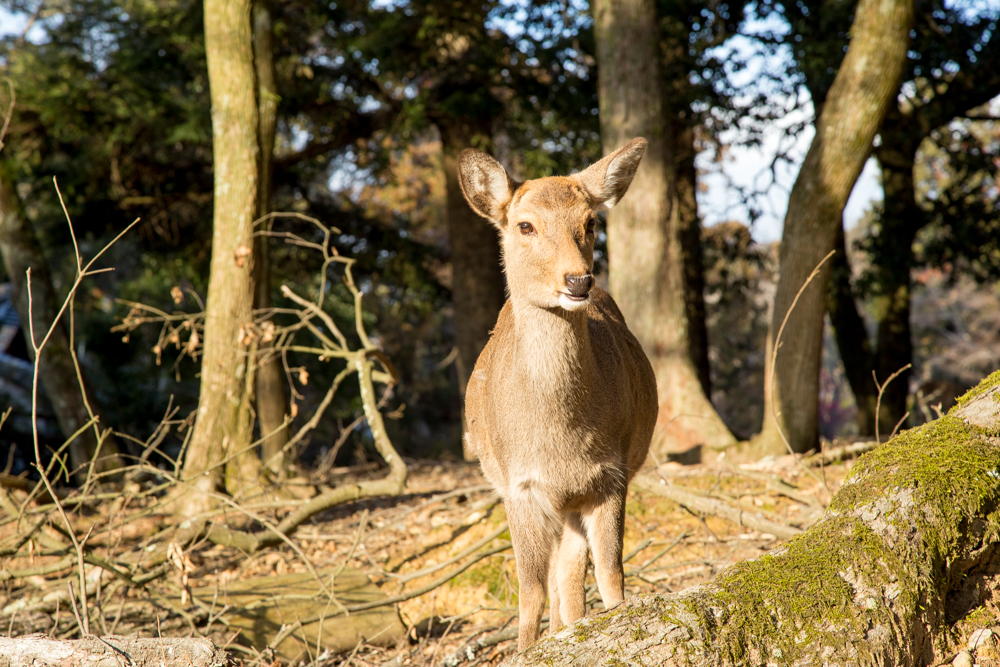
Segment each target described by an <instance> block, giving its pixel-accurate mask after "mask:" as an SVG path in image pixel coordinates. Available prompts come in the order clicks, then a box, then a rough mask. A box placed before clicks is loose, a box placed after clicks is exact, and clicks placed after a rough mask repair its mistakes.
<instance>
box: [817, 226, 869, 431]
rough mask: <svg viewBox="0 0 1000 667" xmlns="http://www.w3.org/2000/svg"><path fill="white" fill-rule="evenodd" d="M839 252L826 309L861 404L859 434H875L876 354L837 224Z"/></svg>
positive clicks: (850, 380)
mask: <svg viewBox="0 0 1000 667" xmlns="http://www.w3.org/2000/svg"><path fill="white" fill-rule="evenodd" d="M835 246H836V250H837V254H836V255H834V256H833V257H831V258H830V262H831V264H832V266H831V267H830V290H829V294H828V296H827V311H828V312H829V313H830V324H831V325H832V326H833V334H834V337H835V338H836V340H837V349H838V350H839V351H840V359H841V361H843V362H844V374H845V375H846V376H847V382H848V384H850V385H851V392H852V393H853V394H854V401H855V403H856V404H857V406H858V435H860V436H864V437H869V436H874V435H875V408H876V404H877V400H878V389H877V388H876V387H875V381H874V380H873V379H872V370H874V368H875V355H874V354H873V353H872V345H871V341H869V340H868V330H867V328H866V327H865V321H864V319H862V317H861V314H860V313H859V312H858V306H857V302H856V301H855V300H854V288H853V287H852V286H851V262H850V258H849V257H848V256H847V243H846V241H845V239H844V227H843V225H841V226H840V227H838V228H837V240H836V242H835Z"/></svg>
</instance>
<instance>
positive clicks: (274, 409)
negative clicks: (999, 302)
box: [253, 0, 288, 478]
mask: <svg viewBox="0 0 1000 667" xmlns="http://www.w3.org/2000/svg"><path fill="white" fill-rule="evenodd" d="M253 11H254V15H253V40H254V68H255V71H256V74H257V112H258V115H259V123H260V131H259V134H260V182H259V184H258V196H257V199H258V205H257V217H258V218H261V217H263V216H265V215H267V214H268V213H270V212H271V208H272V196H273V195H272V192H273V188H274V162H273V157H274V137H275V132H276V128H277V122H278V100H279V97H278V92H277V85H276V84H275V80H274V44H273V42H274V30H273V26H272V19H271V8H270V6H269V5H268V2H267V0H257V1H256V2H254V7H253ZM269 228H270V225H262V226H258V227H257V231H258V232H261V231H264V230H266V229H269ZM268 246H269V239H268V237H266V236H257V237H256V238H255V243H254V257H255V263H254V271H255V275H254V286H255V294H254V308H256V309H257V310H266V309H268V308H270V307H271V258H270V254H269V251H268ZM271 348H272V345H271V342H270V341H263V340H262V341H261V342H260V348H259V360H260V361H259V363H258V366H257V382H256V392H255V396H256V405H257V423H258V426H259V429H260V436H261V438H264V441H263V443H262V444H261V458H262V459H263V461H264V466H265V467H266V468H267V470H268V471H269V472H270V473H271V474H272V475H275V476H276V477H279V478H280V477H287V476H288V467H287V464H286V458H287V456H286V453H285V451H284V447H285V443H287V442H288V427H287V426H286V425H285V416H286V414H287V410H286V406H287V404H286V402H285V377H284V372H283V369H282V367H281V358H280V357H278V356H277V355H275V354H271V353H269V352H270V350H271Z"/></svg>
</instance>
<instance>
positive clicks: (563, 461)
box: [458, 138, 658, 651]
mask: <svg viewBox="0 0 1000 667" xmlns="http://www.w3.org/2000/svg"><path fill="white" fill-rule="evenodd" d="M645 151H646V140H645V139H642V138H637V139H633V140H632V141H631V142H629V143H628V144H626V145H625V146H623V147H622V148H620V149H619V150H617V151H615V152H614V153H611V154H610V155H608V156H606V157H604V158H603V159H601V160H600V161H598V162H596V163H594V164H593V165H591V166H590V167H588V168H587V169H585V170H584V171H581V172H579V173H577V174H574V175H571V176H550V177H545V178H539V179H535V180H528V181H525V182H523V183H517V182H515V181H514V180H513V179H512V178H511V177H510V176H509V175H508V174H507V171H506V170H505V169H504V168H503V166H502V165H501V164H500V163H499V162H497V161H496V160H494V159H493V158H492V157H490V156H489V155H487V154H486V153H483V152H480V151H477V150H474V149H466V150H464V151H462V153H461V154H460V155H459V159H458V179H459V184H460V186H461V189H462V192H463V194H464V195H465V199H466V201H467V202H468V203H469V206H471V207H472V209H473V210H474V211H475V212H476V213H477V214H479V215H480V216H482V217H484V218H486V219H487V220H489V221H490V222H491V223H492V224H493V225H494V226H495V227H496V228H497V230H498V231H499V234H500V239H501V248H502V260H501V261H502V264H503V267H504V273H505V275H506V278H507V291H508V299H507V301H506V303H505V304H504V306H503V308H502V310H501V311H500V314H499V316H498V318H497V322H496V326H495V328H494V329H493V331H492V333H491V335H490V339H489V342H488V343H487V345H486V347H485V348H484V349H483V351H482V353H481V354H480V356H479V358H478V360H477V362H476V365H475V368H474V369H473V372H472V375H471V377H470V378H469V381H468V384H467V385H466V395H465V417H466V429H465V438H466V444H467V446H468V448H469V450H470V451H471V452H472V453H473V454H475V455H476V456H477V457H478V458H479V461H480V465H481V466H482V470H483V473H484V474H485V476H486V478H487V479H488V480H489V482H490V483H491V484H492V485H493V487H494V488H495V489H496V491H497V492H498V493H499V494H500V496H501V497H502V498H503V500H504V506H505V508H506V512H507V518H508V522H509V526H510V535H511V542H512V543H513V547H514V559H515V562H516V567H517V578H518V586H519V614H520V625H519V629H518V640H517V645H518V650H519V651H524V650H525V649H527V648H528V647H529V646H531V644H533V643H534V642H535V641H537V640H538V637H539V634H540V626H541V622H542V618H543V613H544V611H545V601H546V595H548V596H549V599H550V612H549V626H550V632H553V631H555V630H557V629H558V628H560V627H561V626H562V625H563V624H569V623H572V622H574V621H576V620H577V619H579V618H581V617H583V615H584V613H585V611H586V609H585V596H586V594H585V590H584V578H585V576H586V569H587V561H588V548H589V552H590V553H591V554H592V558H593V563H594V573H595V575H596V578H597V586H598V590H599V591H600V594H601V599H602V600H603V602H604V607H605V609H611V608H613V607H615V606H617V605H619V604H621V603H622V601H623V600H624V598H625V589H624V569H623V565H622V542H623V539H624V532H625V494H626V490H627V488H628V483H629V481H630V480H631V479H632V477H633V476H634V475H635V474H636V472H637V471H638V470H639V468H640V467H641V466H642V465H643V463H644V461H645V459H646V454H647V452H648V450H649V444H650V440H651V438H652V434H653V427H654V425H655V423H656V415H657V410H658V401H657V394H656V379H655V377H654V375H653V368H652V366H651V365H650V363H649V359H648V358H647V357H646V354H645V353H644V352H643V349H642V346H641V345H640V344H639V341H638V340H636V338H635V336H634V335H632V333H631V332H630V331H629V329H628V326H627V325H626V323H625V318H624V316H623V315H622V313H621V311H620V310H619V309H618V306H617V305H616V304H615V302H614V300H613V299H612V298H611V295H610V294H608V293H607V292H606V291H604V290H602V289H600V288H598V287H595V286H594V275H593V274H594V241H595V238H596V236H595V234H596V225H597V216H596V214H597V213H598V212H599V211H600V210H605V209H610V208H611V207H612V206H614V205H615V204H616V203H617V202H619V201H620V200H621V198H622V197H623V196H624V195H625V192H626V191H627V190H628V187H629V185H630V184H631V182H632V178H633V176H634V175H635V172H636V169H637V168H638V167H639V162H640V161H641V160H642V156H643V154H644V153H645ZM619 261H623V260H619ZM624 261H627V259H625V260H624Z"/></svg>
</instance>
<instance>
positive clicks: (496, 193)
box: [458, 138, 646, 311]
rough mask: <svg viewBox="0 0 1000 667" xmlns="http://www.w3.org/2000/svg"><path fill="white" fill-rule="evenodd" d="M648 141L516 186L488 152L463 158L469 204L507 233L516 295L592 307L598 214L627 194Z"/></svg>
mask: <svg viewBox="0 0 1000 667" xmlns="http://www.w3.org/2000/svg"><path fill="white" fill-rule="evenodd" d="M645 152H646V140H645V139H641V138H640V139H633V140H632V141H630V142H629V143H628V144H626V145H625V146H623V147H622V148H620V149H618V150H617V151H615V152H614V153H612V154H611V155H608V156H607V157H605V158H603V159H602V160H600V161H599V162H596V163H595V164H593V165H591V166H590V167H588V168H587V169H585V170H584V171H582V172H580V173H578V174H574V175H572V176H550V177H548V178H539V179H536V180H533V181H526V182H524V183H516V182H515V181H513V180H512V179H511V178H510V176H508V175H507V171H506V170H505V169H504V168H503V166H501V165H500V163H499V162H497V161H496V160H494V159H493V158H492V157H490V156H489V155H487V154H486V153H482V152H480V151H477V150H473V149H467V150H465V151H462V154H461V155H459V158H458V182H459V183H460V184H461V186H462V192H463V193H464V194H465V199H466V201H468V202H469V206H471V207H472V209H473V210H474V211H475V212H476V213H478V214H479V215H481V216H483V217H484V218H486V219H488V220H489V221H490V222H492V223H493V224H494V225H496V227H497V228H498V229H499V230H500V233H501V236H502V240H501V246H502V248H503V262H504V271H505V272H506V274H507V285H508V287H509V289H510V294H511V298H512V299H514V300H515V301H526V302H528V303H530V304H532V305H535V306H538V307H541V308H563V309H565V310H569V311H573V310H580V309H582V308H586V306H587V304H588V302H589V301H590V290H591V288H592V287H593V285H594V276H593V269H594V239H595V238H596V235H595V233H596V229H595V228H596V225H597V217H596V214H597V212H598V211H599V210H601V209H609V208H611V207H612V206H614V205H615V204H616V203H618V201H620V200H621V198H622V197H623V196H624V195H625V192H626V191H627V190H628V186H629V184H631V182H632V177H633V176H634V175H635V170H636V169H637V168H638V167H639V161H640V160H641V159H642V156H643V154H644V153H645Z"/></svg>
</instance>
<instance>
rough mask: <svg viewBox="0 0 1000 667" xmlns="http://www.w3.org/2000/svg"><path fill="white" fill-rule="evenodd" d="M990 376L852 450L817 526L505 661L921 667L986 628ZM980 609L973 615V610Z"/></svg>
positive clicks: (995, 540)
mask: <svg viewBox="0 0 1000 667" xmlns="http://www.w3.org/2000/svg"><path fill="white" fill-rule="evenodd" d="M998 598H1000V371H998V372H996V373H994V374H993V375H991V376H990V377H988V378H987V379H986V380H984V381H983V382H982V383H981V384H980V385H979V386H978V387H977V388H975V389H973V390H972V391H970V392H969V393H968V394H966V396H964V397H963V398H962V399H960V401H959V404H958V405H957V406H956V407H955V408H954V409H953V410H952V411H951V412H950V413H949V414H948V415H946V416H944V417H942V418H940V419H938V420H936V421H934V422H930V423H928V424H925V425H923V426H921V427H918V428H914V429H911V430H909V431H904V432H903V433H900V434H899V435H897V436H896V437H895V438H893V439H892V440H890V441H889V442H888V443H886V444H884V445H882V446H881V447H879V448H878V449H876V450H874V451H872V452H870V453H868V454H865V455H864V456H862V457H861V458H860V459H859V460H858V462H857V463H856V464H855V465H854V467H853V468H852V470H851V474H850V476H849V477H848V479H847V480H846V481H845V482H844V484H843V486H842V487H841V489H840V490H839V491H838V492H837V494H836V495H835V496H834V497H833V499H832V501H831V503H830V506H829V508H828V510H827V512H826V513H825V514H824V516H823V517H822V518H821V519H820V520H819V521H818V522H817V523H816V524H815V525H814V526H812V527H811V528H809V529H808V530H807V531H805V532H803V533H802V534H800V535H798V536H796V537H794V538H792V539H791V540H790V541H789V542H787V543H786V544H784V545H782V546H780V547H779V548H777V549H775V550H773V551H771V552H770V553H768V554H766V555H764V556H762V557H760V558H757V559H755V560H752V561H746V562H743V563H739V564H737V565H734V566H732V567H730V568H728V569H727V570H725V571H724V572H722V573H721V574H720V575H719V576H718V577H716V578H715V579H714V580H712V581H711V582H709V583H707V584H704V585H701V586H697V587H694V588H692V589H689V590H687V591H683V592H681V593H679V594H674V595H641V596H635V597H632V598H630V599H628V600H626V601H625V602H624V603H623V604H622V605H620V606H619V607H617V608H615V609H612V610H610V611H608V612H605V613H603V614H599V615H596V616H592V617H589V618H585V619H582V620H581V621H579V622H578V623H576V624H574V625H572V626H569V627H567V628H564V629H563V630H561V631H559V632H557V633H555V634H554V635H552V636H550V637H547V638H545V639H543V640H542V641H540V642H538V643H537V644H535V645H534V646H533V647H531V648H530V649H529V650H527V651H525V652H524V653H521V654H519V655H517V656H516V657H515V658H514V659H513V660H512V661H511V663H510V664H511V665H517V666H529V665H532V666H533V665H542V664H544V665H549V666H556V665H571V664H572V665H599V664H600V665H612V664H613V665H625V664H629V665H631V664H643V665H654V664H655V665H688V666H691V667H698V666H700V665H713V666H715V665H745V666H755V665H770V664H774V665H807V664H808V665H812V664H826V665H933V664H938V663H940V662H942V661H943V659H946V658H949V656H950V655H953V654H954V648H955V647H954V644H953V642H954V641H955V640H956V637H954V636H953V633H952V632H951V631H952V629H953V628H954V627H955V624H956V623H957V622H958V621H960V620H961V619H963V618H967V617H970V615H971V614H973V613H975V614H976V616H974V617H973V618H976V617H978V614H983V615H984V617H986V616H988V617H989V618H997V617H998V614H997V607H996V605H997V600H998ZM984 607H985V609H984Z"/></svg>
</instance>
